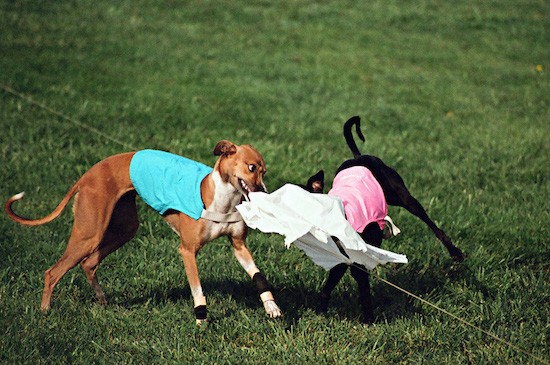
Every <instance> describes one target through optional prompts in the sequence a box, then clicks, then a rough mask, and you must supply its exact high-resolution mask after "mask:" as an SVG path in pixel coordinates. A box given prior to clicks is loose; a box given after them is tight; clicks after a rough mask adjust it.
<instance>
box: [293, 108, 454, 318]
mask: <svg viewBox="0 0 550 365" xmlns="http://www.w3.org/2000/svg"><path fill="white" fill-rule="evenodd" d="M353 125H355V126H356V133H357V135H358V136H359V138H360V139H361V140H362V141H365V138H364V137H363V134H362V133H361V129H360V118H359V117H352V118H351V119H349V120H348V121H347V122H346V123H345V124H344V137H345V139H346V142H347V144H348V146H349V148H350V150H351V152H352V153H353V156H354V158H353V159H351V160H347V161H345V162H344V163H342V165H340V167H339V168H338V170H337V171H336V175H338V173H340V172H341V171H343V170H345V169H348V168H350V167H353V166H363V167H366V168H367V169H369V170H370V171H371V172H372V175H373V176H374V178H375V179H376V180H377V181H378V183H379V184H380V186H381V188H382V190H383V192H384V196H385V198H386V202H387V204H389V205H394V206H399V207H403V208H405V209H407V210H408V211H409V212H411V213H412V214H414V215H415V216H417V217H418V218H420V219H421V220H422V221H423V222H424V223H426V224H427V225H428V227H430V229H431V230H432V231H433V232H434V234H435V235H436V237H437V238H438V239H439V240H440V241H441V242H442V243H443V245H444V246H445V247H446V248H447V250H448V251H449V254H450V255H451V257H452V258H453V260H454V261H456V262H461V261H463V260H464V255H463V254H462V251H460V249H459V248H458V247H456V246H455V245H454V244H453V242H452V241H451V239H450V238H449V237H448V236H447V235H446V234H445V232H443V231H442V230H441V229H440V228H439V227H437V225H436V224H435V223H434V222H433V221H432V220H431V219H430V218H429V217H428V214H427V213H426V211H425V210H424V208H423V207H422V205H421V204H420V203H419V202H418V201H417V200H416V199H415V198H414V197H413V196H412V195H411V193H410V192H409V190H408V189H407V187H406V186H405V183H404V182H403V179H402V178H401V176H400V175H399V174H398V173H397V172H396V171H395V170H394V169H392V168H391V167H389V166H387V165H386V164H385V163H384V162H383V161H382V160H381V159H379V158H378V157H375V156H370V155H361V152H359V149H358V148H357V145H356V144H355V141H354V139H353V135H352V131H351V129H352V126H353ZM302 187H304V188H305V189H306V190H308V191H309V192H312V193H322V192H323V189H324V172H323V170H321V171H319V172H318V173H317V174H315V175H313V176H312V177H310V178H309V180H308V182H307V185H306V186H302ZM359 234H360V235H361V237H362V238H363V240H364V241H365V242H367V243H369V244H371V245H373V246H376V247H380V244H381V243H382V239H383V232H382V230H381V229H380V227H379V225H378V224H377V223H376V222H373V223H370V224H368V225H367V226H366V227H365V229H364V230H363V231H362V232H359ZM347 268H348V265H346V264H340V265H337V266H335V267H333V268H332V269H331V270H330V272H329V275H328V278H327V280H326V283H325V285H324V287H323V289H322V290H321V301H320V304H319V310H320V311H323V312H324V311H326V310H327V309H328V303H329V299H330V294H331V292H332V290H333V289H334V287H335V286H336V284H338V282H339V281H340V279H341V278H342V276H344V274H345V272H346V270H347ZM351 275H352V276H353V278H354V279H355V280H356V281H357V284H358V286H359V299H360V302H361V306H362V310H363V321H364V322H365V323H372V322H373V321H374V315H373V311H372V299H371V294H370V284H369V276H368V272H367V270H366V268H364V267H360V266H359V265H355V264H354V265H352V266H351Z"/></svg>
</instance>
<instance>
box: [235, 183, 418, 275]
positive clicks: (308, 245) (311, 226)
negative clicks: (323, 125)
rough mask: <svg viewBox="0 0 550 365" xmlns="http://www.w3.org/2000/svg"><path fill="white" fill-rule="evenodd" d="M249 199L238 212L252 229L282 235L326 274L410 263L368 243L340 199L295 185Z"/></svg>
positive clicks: (238, 207) (238, 208)
mask: <svg viewBox="0 0 550 365" xmlns="http://www.w3.org/2000/svg"><path fill="white" fill-rule="evenodd" d="M249 198H250V201H248V202H242V203H241V204H240V205H238V206H237V210H238V211H239V212H240V213H241V216H242V217H243V219H244V221H245V223H246V224H247V225H248V226H249V227H250V228H253V229H259V230H260V231H262V232H264V233H278V234H280V235H283V236H284V237H285V245H286V247H287V248H288V247H290V244H291V243H294V244H295V245H296V247H298V248H299V249H301V250H302V251H304V253H305V254H306V255H307V256H309V257H310V258H311V259H312V260H313V262H314V263H316V264H317V265H319V266H321V267H323V268H324V269H325V270H330V269H331V268H333V267H334V266H336V265H337V264H340V263H345V264H348V265H351V264H352V263H358V264H361V265H364V266H365V267H366V268H367V269H369V270H372V269H374V268H375V267H376V265H378V264H385V263H388V262H391V263H403V264H404V263H407V262H408V261H407V257H406V256H405V255H401V254H397V253H394V252H391V251H387V250H383V249H381V248H378V247H374V246H371V245H369V244H367V243H365V242H364V241H363V239H362V238H361V236H359V234H358V233H357V232H355V230H354V229H353V227H352V226H351V225H350V224H349V222H348V221H347V220H346V218H345V214H344V206H343V204H342V201H341V200H340V199H339V198H336V197H332V196H329V195H325V194H311V193H309V192H307V191H306V190H304V189H302V188H300V187H298V186H296V185H292V184H286V185H284V186H283V187H282V188H280V189H278V190H276V191H274V192H273V193H271V194H267V193H262V192H252V193H250V194H249ZM332 236H334V237H336V238H337V239H338V240H339V241H340V243H341V247H342V249H343V250H344V251H345V253H346V254H347V256H348V257H346V256H345V255H343V254H342V253H341V252H340V250H339V249H338V246H337V245H336V243H335V242H334V240H333V239H332Z"/></svg>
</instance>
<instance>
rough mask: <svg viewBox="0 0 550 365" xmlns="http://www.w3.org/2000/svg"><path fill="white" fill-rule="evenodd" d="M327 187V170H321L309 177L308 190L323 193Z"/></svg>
mask: <svg viewBox="0 0 550 365" xmlns="http://www.w3.org/2000/svg"><path fill="white" fill-rule="evenodd" d="M324 188H325V172H324V171H323V170H319V172H317V173H316V174H315V175H313V176H312V177H310V178H309V180H308V181H307V185H306V190H307V191H309V192H310V193H321V194H322V193H323V190H324Z"/></svg>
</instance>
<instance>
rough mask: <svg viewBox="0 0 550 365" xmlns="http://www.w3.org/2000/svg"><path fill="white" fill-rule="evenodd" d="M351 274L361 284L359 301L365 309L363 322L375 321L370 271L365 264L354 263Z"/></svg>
mask: <svg viewBox="0 0 550 365" xmlns="http://www.w3.org/2000/svg"><path fill="white" fill-rule="evenodd" d="M351 276H353V278H354V279H355V281H357V285H358V286H359V301H360V302H361V308H362V309H363V318H362V321H363V323H368V324H371V323H373V322H374V313H373V307H372V296H371V293H370V283H369V273H368V271H367V269H366V268H365V267H364V266H360V265H357V264H353V265H352V266H351Z"/></svg>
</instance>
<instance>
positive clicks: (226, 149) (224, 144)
mask: <svg viewBox="0 0 550 365" xmlns="http://www.w3.org/2000/svg"><path fill="white" fill-rule="evenodd" d="M236 152H237V146H235V143H233V142H231V141H228V140H225V139H223V140H221V141H219V142H218V144H216V147H214V156H221V155H224V156H228V155H232V154H234V153H236Z"/></svg>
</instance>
